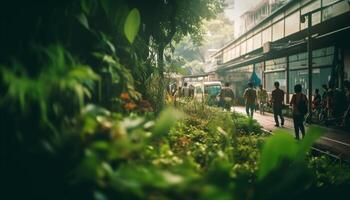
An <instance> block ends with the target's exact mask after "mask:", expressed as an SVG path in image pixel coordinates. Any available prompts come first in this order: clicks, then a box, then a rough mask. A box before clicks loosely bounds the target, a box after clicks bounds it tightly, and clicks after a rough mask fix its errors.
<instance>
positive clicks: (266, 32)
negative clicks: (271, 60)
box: [262, 27, 272, 44]
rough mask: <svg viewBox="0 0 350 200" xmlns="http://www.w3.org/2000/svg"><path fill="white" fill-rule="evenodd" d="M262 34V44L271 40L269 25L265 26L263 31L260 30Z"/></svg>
mask: <svg viewBox="0 0 350 200" xmlns="http://www.w3.org/2000/svg"><path fill="white" fill-rule="evenodd" d="M262 34H263V36H262V37H263V39H262V40H263V41H262V43H263V44H265V43H266V42H271V41H272V40H271V27H269V28H267V29H265V30H264V31H263V32H262Z"/></svg>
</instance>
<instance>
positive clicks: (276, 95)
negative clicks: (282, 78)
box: [271, 81, 284, 127]
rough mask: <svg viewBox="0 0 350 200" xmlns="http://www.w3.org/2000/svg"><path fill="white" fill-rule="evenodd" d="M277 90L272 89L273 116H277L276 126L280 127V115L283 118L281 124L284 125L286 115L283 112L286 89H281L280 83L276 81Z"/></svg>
mask: <svg viewBox="0 0 350 200" xmlns="http://www.w3.org/2000/svg"><path fill="white" fill-rule="evenodd" d="M274 85H275V90H273V91H272V97H271V103H272V110H273V116H274V118H275V123H276V124H275V126H276V127H279V121H278V117H280V119H281V126H283V125H284V117H283V114H282V108H283V105H284V91H283V90H281V89H280V83H279V82H278V81H276V82H275V83H274Z"/></svg>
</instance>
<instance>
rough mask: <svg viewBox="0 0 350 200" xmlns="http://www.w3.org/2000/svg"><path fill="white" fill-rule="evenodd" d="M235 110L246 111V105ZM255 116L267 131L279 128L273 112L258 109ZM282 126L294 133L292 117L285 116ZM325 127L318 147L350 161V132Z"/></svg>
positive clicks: (317, 144) (317, 143) (234, 108)
mask: <svg viewBox="0 0 350 200" xmlns="http://www.w3.org/2000/svg"><path fill="white" fill-rule="evenodd" d="M233 110H234V111H236V112H238V113H243V114H245V113H246V111H245V108H244V107H233ZM253 118H254V119H256V120H257V121H258V122H259V123H260V124H261V126H263V127H264V129H265V130H267V131H270V132H272V131H274V130H275V129H276V128H277V127H275V120H274V118H273V114H271V113H266V112H265V114H264V115H261V114H260V112H259V111H257V112H255V113H254V116H253ZM282 128H283V129H286V130H288V131H289V132H290V133H291V134H293V135H294V127H293V120H292V119H291V118H287V117H285V122H284V127H282ZM306 128H307V126H306ZM323 128H325V129H326V133H325V135H324V136H323V137H321V138H320V139H319V140H318V141H317V142H316V147H317V148H320V149H322V150H327V151H329V152H331V153H332V154H334V155H336V156H339V157H340V158H342V159H344V160H347V161H350V133H347V132H345V131H341V130H337V129H333V128H327V127H323Z"/></svg>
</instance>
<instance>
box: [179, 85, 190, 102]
mask: <svg viewBox="0 0 350 200" xmlns="http://www.w3.org/2000/svg"><path fill="white" fill-rule="evenodd" d="M181 95H182V97H187V98H188V97H190V88H189V87H188V84H187V82H185V83H184V85H183V87H182V88H181Z"/></svg>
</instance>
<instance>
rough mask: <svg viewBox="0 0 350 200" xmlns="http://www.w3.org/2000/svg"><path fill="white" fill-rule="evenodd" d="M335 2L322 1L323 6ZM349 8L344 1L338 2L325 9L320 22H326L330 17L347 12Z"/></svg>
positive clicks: (330, 0) (332, 0)
mask: <svg viewBox="0 0 350 200" xmlns="http://www.w3.org/2000/svg"><path fill="white" fill-rule="evenodd" d="M334 1H335V0H323V6H325V5H328V4H330V3H332V2H334ZM349 11H350V6H349V4H348V3H347V2H346V1H342V2H339V3H337V4H335V5H333V6H331V7H328V8H325V9H324V10H323V11H322V12H323V13H322V21H324V20H328V19H330V18H332V17H335V16H338V15H341V14H343V13H346V12H349Z"/></svg>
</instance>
